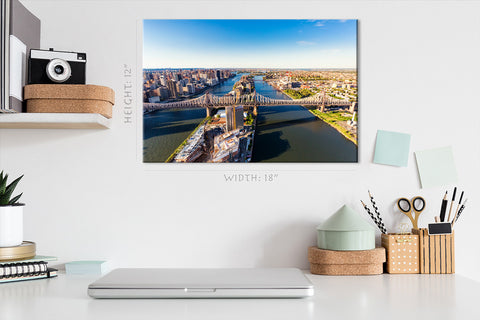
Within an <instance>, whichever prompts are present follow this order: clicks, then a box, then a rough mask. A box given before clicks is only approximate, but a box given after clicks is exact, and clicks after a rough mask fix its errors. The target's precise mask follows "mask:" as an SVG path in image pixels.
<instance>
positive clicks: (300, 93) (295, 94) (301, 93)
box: [283, 89, 315, 99]
mask: <svg viewBox="0 0 480 320" xmlns="http://www.w3.org/2000/svg"><path fill="white" fill-rule="evenodd" d="M283 92H284V93H285V94H287V95H288V96H289V97H290V98H292V99H302V98H306V97H310V96H313V95H314V94H315V93H314V92H313V91H310V90H308V89H300V90H294V89H285V90H283Z"/></svg>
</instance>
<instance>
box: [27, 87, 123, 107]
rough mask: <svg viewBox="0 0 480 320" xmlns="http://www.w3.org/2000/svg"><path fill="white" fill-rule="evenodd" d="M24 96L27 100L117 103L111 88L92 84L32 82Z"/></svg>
mask: <svg viewBox="0 0 480 320" xmlns="http://www.w3.org/2000/svg"><path fill="white" fill-rule="evenodd" d="M24 96H25V100H30V99H69V100H102V101H107V102H109V103H111V104H112V105H113V104H115V92H114V91H113V90H112V89H111V88H109V87H104V86H97V85H92V84H30V85H26V86H25V92H24Z"/></svg>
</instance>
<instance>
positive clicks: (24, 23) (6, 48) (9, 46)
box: [0, 0, 41, 112]
mask: <svg viewBox="0 0 480 320" xmlns="http://www.w3.org/2000/svg"><path fill="white" fill-rule="evenodd" d="M1 15H2V24H1V54H2V56H1V63H0V68H1V71H2V73H1V75H2V79H1V81H0V83H1V102H0V103H1V106H0V110H1V109H3V111H15V112H22V110H23V86H24V85H25V84H26V81H27V57H28V53H29V51H30V49H37V48H39V47H40V25H41V23H40V20H39V19H38V18H37V17H36V16H35V15H33V14H32V13H31V12H30V11H29V10H28V9H26V8H25V7H24V6H23V5H22V4H21V3H20V1H19V0H5V1H4V0H2V5H1Z"/></svg>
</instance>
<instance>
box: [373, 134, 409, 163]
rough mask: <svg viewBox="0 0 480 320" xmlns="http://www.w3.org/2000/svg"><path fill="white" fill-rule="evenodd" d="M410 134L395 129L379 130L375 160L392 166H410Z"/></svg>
mask: <svg viewBox="0 0 480 320" xmlns="http://www.w3.org/2000/svg"><path fill="white" fill-rule="evenodd" d="M409 152H410V135H409V134H408V133H400V132H393V131H384V130H378V131H377V142H376V144H375V156H374V157H373V162H374V163H378V164H387V165H390V166H397V167H406V166H408V155H409Z"/></svg>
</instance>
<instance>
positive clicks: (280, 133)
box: [252, 76, 357, 162]
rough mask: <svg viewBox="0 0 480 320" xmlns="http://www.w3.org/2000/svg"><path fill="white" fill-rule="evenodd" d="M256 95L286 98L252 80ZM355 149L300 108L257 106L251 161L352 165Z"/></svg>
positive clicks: (260, 80) (334, 131) (269, 86)
mask: <svg viewBox="0 0 480 320" xmlns="http://www.w3.org/2000/svg"><path fill="white" fill-rule="evenodd" d="M255 88H256V90H257V92H258V93H259V94H261V95H264V96H266V97H270V98H275V99H290V98H289V97H288V96H287V95H285V94H284V93H282V92H279V91H278V90H276V89H275V88H273V87H272V86H271V85H269V84H268V83H266V82H265V81H263V80H262V77H258V76H257V77H255ZM356 161H357V146H356V145H355V144H354V143H353V142H351V141H349V140H348V139H346V138H345V137H344V136H343V135H342V134H341V133H339V132H338V131H337V130H335V129H334V128H332V127H331V126H330V125H328V124H327V123H325V122H323V121H322V120H320V119H318V118H317V117H315V116H314V115H312V113H310V112H309V111H308V110H307V109H305V108H303V107H301V106H271V107H262V106H261V107H259V108H258V118H257V130H256V133H255V144H254V146H253V157H252V162H356Z"/></svg>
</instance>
